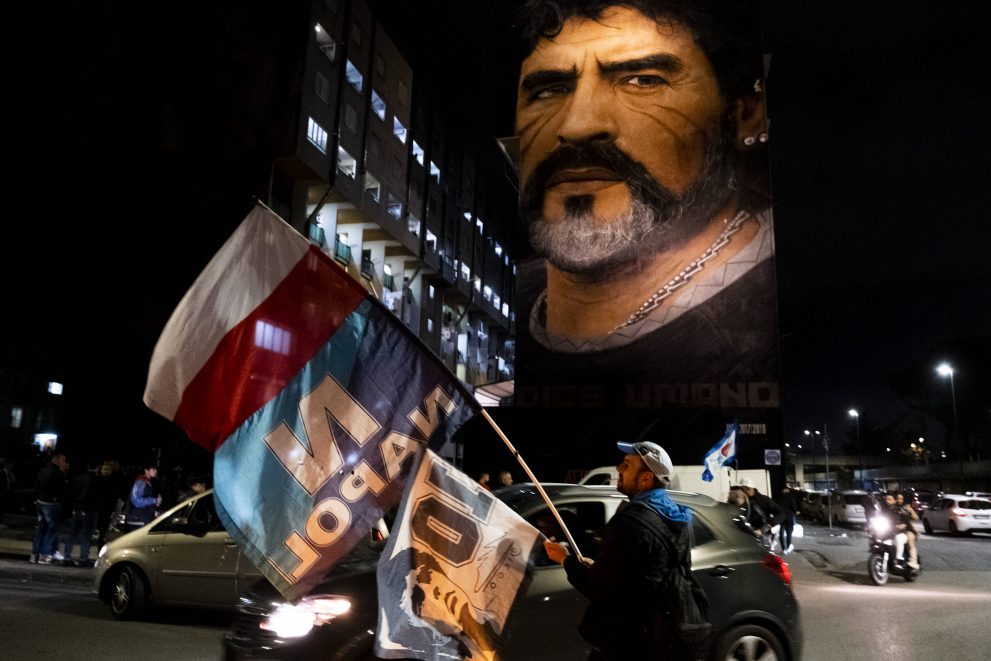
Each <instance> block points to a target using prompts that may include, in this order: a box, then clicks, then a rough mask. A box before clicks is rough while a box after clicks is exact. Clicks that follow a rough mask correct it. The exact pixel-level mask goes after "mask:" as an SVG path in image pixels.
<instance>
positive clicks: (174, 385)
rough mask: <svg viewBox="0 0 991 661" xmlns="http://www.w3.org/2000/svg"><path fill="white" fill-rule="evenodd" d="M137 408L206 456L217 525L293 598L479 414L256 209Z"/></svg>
mask: <svg viewBox="0 0 991 661" xmlns="http://www.w3.org/2000/svg"><path fill="white" fill-rule="evenodd" d="M144 399H145V403H146V404H147V405H148V406H149V407H150V408H151V409H152V410H154V411H156V412H158V413H160V414H161V415H163V416H165V417H166V418H168V419H170V420H173V421H175V422H176V423H177V424H178V425H179V426H180V427H182V428H183V429H184V430H185V431H186V433H187V434H188V435H189V437H190V439H192V440H193V441H194V442H196V443H198V444H200V445H202V446H204V447H205V448H207V449H209V450H213V451H215V453H216V456H215V460H214V485H215V493H214V496H215V502H216V506H217V513H218V514H219V515H220V518H221V519H222V521H223V523H224V526H225V528H226V529H227V531H228V532H229V533H230V534H231V536H232V537H233V538H234V539H235V541H237V543H238V544H239V545H240V546H241V548H242V550H243V551H244V553H245V554H246V555H247V556H248V557H249V558H250V559H251V560H252V562H254V564H255V565H256V566H257V567H258V568H259V569H260V570H261V571H262V572H263V573H264V574H265V576H266V577H267V578H268V579H269V581H271V582H272V584H273V585H274V586H275V587H276V588H278V589H279V591H280V592H282V594H283V595H284V596H286V598H288V599H290V600H292V599H295V598H297V597H299V596H302V595H304V594H306V593H307V592H308V591H309V590H310V589H311V588H312V586H313V585H314V584H315V583H316V582H317V581H319V580H320V579H321V578H322V577H323V575H324V574H325V573H326V572H327V570H328V569H329V568H330V567H331V566H332V565H333V564H334V562H336V561H337V560H338V559H339V558H340V557H341V556H343V555H344V554H345V553H346V552H347V551H348V550H349V549H350V548H351V547H352V546H354V544H355V543H356V542H357V541H358V540H360V539H361V538H362V537H363V536H364V535H366V534H367V533H368V531H369V529H370V528H371V527H372V526H373V525H374V523H375V522H376V521H377V520H378V519H379V517H380V516H381V515H382V513H383V511H384V510H386V509H388V508H389V507H390V506H392V505H394V504H395V503H397V502H398V501H399V498H400V497H401V495H402V492H403V487H404V484H405V480H406V477H407V474H408V472H409V470H410V467H411V466H412V465H413V464H414V461H413V459H414V457H415V456H417V455H419V454H420V453H421V452H422V450H423V449H424V448H425V447H431V448H435V449H439V448H440V447H442V446H443V445H444V444H445V443H446V442H448V441H449V440H450V437H451V435H452V434H453V432H454V430H455V429H456V428H457V427H458V426H459V425H460V424H461V423H462V422H464V421H465V420H466V419H467V418H468V417H470V416H471V415H472V414H473V413H475V412H476V411H477V410H478V404H477V402H476V401H475V400H474V398H473V397H472V396H471V395H470V393H468V392H467V391H466V390H465V389H464V387H463V386H462V385H461V383H460V382H459V381H458V380H457V379H456V378H455V377H454V376H453V375H452V374H451V373H450V372H449V371H448V370H447V369H446V368H445V367H444V366H443V365H442V364H441V362H440V361H439V360H438V359H437V358H436V357H435V356H434V355H433V354H432V353H431V352H430V351H429V350H428V349H426V348H425V347H424V346H423V345H422V344H421V343H420V341H419V339H418V338H416V337H415V336H414V335H413V334H412V333H411V332H410V331H409V330H408V329H407V328H406V327H405V326H403V324H402V323H401V322H400V321H399V320H398V319H397V318H396V317H395V316H394V315H393V314H392V313H391V312H389V311H388V310H387V309H386V308H385V307H384V306H382V305H381V304H380V303H379V302H378V301H377V300H376V299H375V298H374V297H372V296H370V295H369V294H368V292H366V291H365V290H364V289H363V288H362V287H361V286H360V285H359V284H358V283H357V282H355V281H354V280H353V279H352V278H350V277H349V276H348V275H347V273H345V272H344V270H343V269H341V268H340V267H339V266H338V265H337V264H336V263H335V262H334V260H333V259H331V258H330V256H329V255H327V254H326V253H324V252H323V251H322V250H320V249H319V248H318V247H317V246H315V245H312V244H311V243H309V242H308V241H307V240H306V239H304V238H303V237H302V236H301V235H300V234H299V233H298V232H296V231H295V230H294V229H293V228H292V227H290V226H289V225H287V224H286V223H285V222H283V221H282V220H281V219H280V218H279V217H278V216H276V215H275V214H273V213H272V212H271V211H270V210H268V209H266V208H263V207H261V206H257V207H256V208H255V209H253V210H252V211H251V212H250V213H249V214H248V216H247V218H245V220H244V221H243V222H242V223H241V225H240V226H239V227H238V229H237V230H236V231H235V232H234V234H233V235H232V236H231V238H230V239H228V241H227V242H226V243H225V244H224V246H223V247H222V248H221V249H220V252H218V253H217V255H216V256H214V258H213V259H212V260H211V261H210V263H209V264H208V265H207V267H206V268H205V269H204V271H203V272H202V273H201V274H200V276H199V277H198V278H197V279H196V281H195V282H194V283H193V286H192V288H190V290H189V291H188V292H187V293H186V295H185V296H184V297H183V299H182V301H180V303H179V305H178V307H177V308H176V310H175V312H174V313H173V314H172V317H171V318H170V319H169V321H168V323H167V324H166V326H165V329H164V330H163V332H162V335H161V337H160V338H159V341H158V344H157V345H156V347H155V351H154V354H153V356H152V360H151V366H150V368H149V374H148V383H147V386H146V389H145V396H144Z"/></svg>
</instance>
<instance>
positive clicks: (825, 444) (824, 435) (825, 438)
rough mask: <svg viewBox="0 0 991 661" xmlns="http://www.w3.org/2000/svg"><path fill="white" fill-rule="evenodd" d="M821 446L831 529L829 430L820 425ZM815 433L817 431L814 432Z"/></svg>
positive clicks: (831, 526)
mask: <svg viewBox="0 0 991 661" xmlns="http://www.w3.org/2000/svg"><path fill="white" fill-rule="evenodd" d="M822 432H823V433H822V448H823V449H824V450H825V451H826V507H827V508H829V529H830V530H832V529H833V490H832V489H830V487H829V432H828V431H826V425H825V424H823V426H822ZM816 433H817V434H818V433H819V432H816Z"/></svg>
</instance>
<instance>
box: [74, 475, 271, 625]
mask: <svg viewBox="0 0 991 661" xmlns="http://www.w3.org/2000/svg"><path fill="white" fill-rule="evenodd" d="M259 578H261V573H260V572H259V571H258V570H257V569H255V567H254V565H253V564H252V563H251V561H249V560H248V559H247V558H246V557H245V556H244V555H243V554H242V553H241V551H240V549H239V548H238V547H237V545H236V544H235V543H234V540H233V539H231V537H230V535H228V534H227V532H226V531H225V530H224V528H223V525H222V524H221V522H220V519H219V518H218V517H217V512H216V510H215V509H214V506H213V490H212V489H210V490H207V491H206V492H205V493H202V494H199V495H197V496H194V497H192V498H190V499H188V500H186V501H184V502H182V503H180V504H178V505H176V506H175V507H173V508H171V509H170V510H168V511H167V512H165V513H164V514H162V515H161V516H159V517H158V518H157V519H155V520H154V521H152V522H151V523H149V524H148V525H147V526H144V527H143V528H140V529H138V530H135V531H133V532H130V533H127V534H126V535H122V536H120V537H118V538H117V539H115V540H113V541H111V542H108V543H107V544H106V545H105V546H104V547H103V548H101V549H100V554H99V558H98V559H97V561H96V577H95V579H94V583H93V588H94V591H95V592H96V593H97V596H98V597H99V598H100V599H101V600H102V601H104V602H106V603H107V604H108V605H109V606H110V612H111V613H112V614H113V616H114V617H116V618H118V619H121V620H128V619H133V618H136V617H138V616H140V615H141V614H142V613H143V612H144V611H145V610H146V608H147V606H148V605H149V604H151V603H154V604H158V605H182V606H197V607H203V608H219V609H233V608H234V606H235V604H236V602H237V598H238V596H239V595H240V594H242V593H244V592H245V591H247V589H248V588H249V587H250V586H251V585H252V584H254V583H255V582H257V581H258V579H259Z"/></svg>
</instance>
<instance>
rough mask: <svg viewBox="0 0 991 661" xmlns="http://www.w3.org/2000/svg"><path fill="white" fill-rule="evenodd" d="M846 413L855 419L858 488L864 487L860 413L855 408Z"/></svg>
mask: <svg viewBox="0 0 991 661" xmlns="http://www.w3.org/2000/svg"><path fill="white" fill-rule="evenodd" d="M847 413H848V414H849V415H850V417H851V418H853V419H854V420H856V421H857V457H858V459H859V461H860V488H861V489H866V488H867V487H866V486H864V450H863V448H862V447H861V445H860V413H859V412H858V411H857V409H850V410H849V411H847Z"/></svg>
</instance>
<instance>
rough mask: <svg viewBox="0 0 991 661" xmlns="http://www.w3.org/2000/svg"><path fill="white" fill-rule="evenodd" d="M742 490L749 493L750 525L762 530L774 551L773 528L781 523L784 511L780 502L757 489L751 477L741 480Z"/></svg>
mask: <svg viewBox="0 0 991 661" xmlns="http://www.w3.org/2000/svg"><path fill="white" fill-rule="evenodd" d="M740 490H741V491H743V493H745V494H746V495H747V503H748V504H749V506H750V525H752V526H753V527H754V530H760V531H761V533H763V535H764V536H765V539H766V541H767V544H768V547H769V548H770V549H771V550H772V551H773V550H774V545H775V539H774V533H773V528H774V526H776V525H778V524H779V523H781V520H782V519H783V518H784V512H783V511H782V510H781V508H780V507H778V504H777V503H775V502H774V501H773V500H771V499H770V498H769V497H767V496H765V495H764V494H762V493H761V492H759V491H757V484H756V483H754V481H753V480H751V479H750V478H749V477H745V478H743V479H742V480H740Z"/></svg>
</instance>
